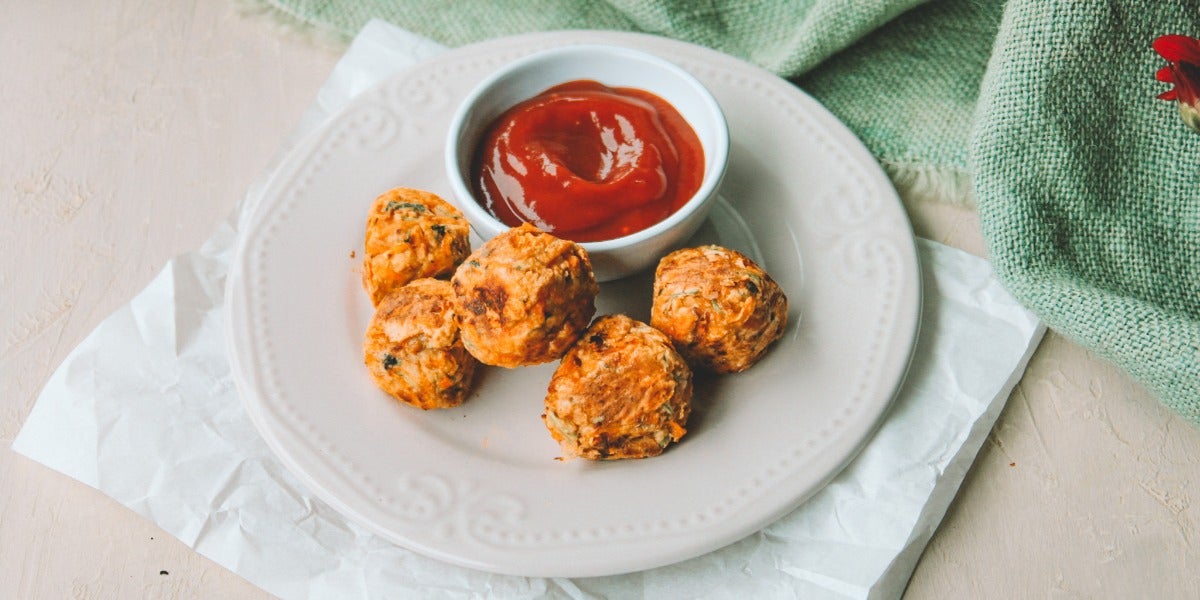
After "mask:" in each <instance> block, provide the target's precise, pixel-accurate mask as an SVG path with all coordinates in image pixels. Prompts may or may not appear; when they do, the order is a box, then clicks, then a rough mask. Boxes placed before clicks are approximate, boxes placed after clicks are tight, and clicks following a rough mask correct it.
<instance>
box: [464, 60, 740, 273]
mask: <svg viewBox="0 0 1200 600" xmlns="http://www.w3.org/2000/svg"><path fill="white" fill-rule="evenodd" d="M579 79H591V80H595V81H599V82H600V83H603V84H605V85H608V86H611V87H632V88H640V89H643V90H646V91H648V92H651V93H653V94H655V95H657V96H659V97H660V98H662V99H663V100H666V101H667V102H669V103H670V104H671V105H673V106H674V107H675V109H676V110H678V111H679V113H680V114H681V115H682V116H683V118H684V119H685V120H687V122H688V123H689V124H690V125H691V126H692V129H693V130H695V132H696V135H697V136H698V137H699V139H700V145H701V147H702V148H703V150H704V178H703V180H702V181H701V184H700V188H699V189H698V190H697V191H696V193H695V194H694V195H693V196H692V198H691V199H690V200H688V201H687V203H685V204H684V205H683V206H682V207H680V208H679V210H677V211H676V212H675V213H674V214H672V215H671V216H669V217H667V218H666V219H665V220H663V221H660V222H659V223H657V224H655V225H652V226H650V227H649V228H647V229H643V230H642V231H639V232H637V233H633V234H630V235H627V236H623V237H619V238H616V239H612V240H605V241H599V242H583V243H582V244H581V245H582V246H583V247H584V249H586V250H587V252H588V255H589V257H590V258H591V260H592V267H593V269H594V271H595V273H596V279H597V280H599V281H608V280H613V279H619V278H621V277H625V276H627V275H632V274H634V273H636V272H639V271H641V270H643V269H645V268H647V267H650V266H652V265H654V264H656V263H657V262H658V259H659V258H661V257H662V256H663V255H664V254H666V253H667V252H669V251H671V250H673V249H675V248H676V247H678V246H680V245H682V244H683V243H684V242H686V241H687V239H688V238H690V237H691V236H692V234H693V233H695V232H696V229H697V228H699V227H700V225H701V224H702V223H703V222H704V219H705V218H706V217H707V216H708V212H709V210H710V209H711V208H712V206H713V203H714V201H715V200H716V198H717V190H718V188H719V187H720V184H721V180H722V179H723V178H724V176H725V168H726V165H727V163H728V159H729V128H728V125H727V124H726V122H725V115H724V113H722V112H721V106H720V105H719V104H717V101H716V99H715V98H713V96H712V94H711V93H709V91H708V90H707V89H706V88H705V87H704V85H702V84H701V83H700V82H699V81H697V80H696V78H695V77H692V76H691V75H690V74H688V73H687V72H686V71H684V70H683V69H681V68H679V67H678V66H676V65H675V64H673V63H671V62H668V61H666V60H664V59H662V58H659V57H657V56H654V55H651V54H648V53H645V52H641V51H638V50H633V49H630V48H625V47H619V46H604V45H591V44H578V45H568V46H561V47H557V48H553V49H550V50H545V51H542V52H537V53H535V54H531V55H529V56H526V57H524V58H521V59H518V60H516V61H514V62H512V63H509V64H507V65H505V66H503V67H501V68H500V69H499V70H498V71H496V72H495V73H493V74H492V75H491V76H489V77H487V78H485V79H484V80H483V81H482V82H480V83H479V85H478V86H476V87H475V88H474V89H473V90H472V91H471V92H470V93H468V94H467V96H466V98H465V99H464V100H463V102H462V105H461V106H460V107H459V108H458V110H457V112H456V113H455V115H454V117H453V120H452V121H451V122H450V129H449V131H448V133H447V137H446V155H445V161H446V172H447V175H448V176H449V178H450V185H451V187H452V189H453V191H454V195H455V197H456V198H457V199H458V205H459V206H460V207H461V208H462V209H463V212H464V213H465V214H466V217H467V220H469V221H470V222H471V226H472V227H474V228H475V231H476V232H477V233H478V234H479V235H480V236H481V237H482V238H483V239H485V240H487V239H491V238H492V237H493V236H495V235H497V234H499V233H501V232H503V231H506V230H508V228H509V226H508V225H506V224H505V223H503V222H502V221H500V220H499V219H497V218H496V217H495V216H493V215H492V214H491V213H490V212H488V211H487V210H486V209H485V208H484V207H483V206H481V205H480V204H479V202H477V201H476V200H475V197H474V195H473V193H472V186H471V180H470V177H471V175H470V170H471V160H472V157H473V155H474V153H475V149H476V146H477V144H478V143H479V139H480V138H481V137H482V136H483V134H484V133H485V132H486V129H487V128H488V126H489V125H491V123H492V122H493V121H494V120H495V119H496V118H497V117H499V116H500V115H501V114H502V113H503V112H504V111H506V110H508V109H509V108H510V107H512V106H513V105H515V104H517V103H519V102H521V101H524V100H526V99H528V98H531V97H533V96H536V95H537V94H539V93H541V92H543V91H545V90H546V89H547V88H550V87H553V86H555V85H557V84H560V83H565V82H568V81H575V80H579Z"/></svg>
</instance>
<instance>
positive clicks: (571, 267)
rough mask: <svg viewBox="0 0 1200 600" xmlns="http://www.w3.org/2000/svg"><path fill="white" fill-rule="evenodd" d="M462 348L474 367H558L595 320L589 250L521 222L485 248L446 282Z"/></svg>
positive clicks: (469, 259)
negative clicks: (452, 298) (554, 364)
mask: <svg viewBox="0 0 1200 600" xmlns="http://www.w3.org/2000/svg"><path fill="white" fill-rule="evenodd" d="M451 283H453V284H454V292H455V295H456V298H455V302H456V304H455V308H456V310H457V312H458V316H459V319H460V321H461V323H462V338H463V343H464V344H465V345H466V347H467V351H469V352H470V353H471V354H472V355H474V356H475V358H478V359H479V361H480V362H482V363H485V364H489V365H495V366H499V367H509V368H512V367H519V366H523V365H535V364H540V363H544V362H550V361H552V360H556V359H558V358H559V357H561V356H562V355H563V353H564V352H566V351H567V348H568V347H570V345H571V344H572V343H574V342H575V340H577V339H579V335H580V334H581V333H583V330H584V329H586V328H587V325H588V322H589V321H590V320H591V318H592V315H594V314H595V313H596V304H595V300H596V293H597V292H598V291H599V286H598V285H597V284H596V278H595V276H594V275H593V274H592V263H591V261H590V260H588V256H587V251H585V250H584V249H583V248H582V247H581V246H579V245H578V244H576V243H574V242H570V241H567V240H562V239H559V238H556V237H554V236H552V235H550V234H548V233H545V232H543V231H541V230H539V229H537V228H536V227H534V226H533V225H530V224H528V223H525V224H523V225H521V226H519V227H514V228H512V229H510V230H508V231H506V232H504V233H502V234H500V235H498V236H496V237H494V238H492V239H491V240H490V241H488V242H487V243H486V244H484V245H483V246H482V247H480V248H479V249H478V250H476V251H475V252H473V253H472V254H471V255H470V256H469V257H467V260H466V261H465V262H463V263H462V264H461V265H459V267H458V269H457V270H456V271H455V272H454V276H453V277H452V278H451Z"/></svg>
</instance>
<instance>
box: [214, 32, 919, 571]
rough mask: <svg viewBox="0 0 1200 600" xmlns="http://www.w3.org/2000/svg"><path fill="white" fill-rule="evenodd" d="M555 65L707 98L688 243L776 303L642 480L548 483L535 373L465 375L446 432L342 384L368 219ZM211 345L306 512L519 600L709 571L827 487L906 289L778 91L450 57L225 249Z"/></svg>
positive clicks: (733, 78)
mask: <svg viewBox="0 0 1200 600" xmlns="http://www.w3.org/2000/svg"><path fill="white" fill-rule="evenodd" d="M568 43H614V44H621V45H627V46H631V47H636V48H641V49H643V50H647V51H650V52H654V53H656V54H659V55H660V56H662V57H664V58H666V59H668V60H671V61H674V62H676V63H678V64H680V65H681V66H682V67H684V68H685V69H687V70H689V71H691V72H692V73H693V74H694V75H696V76H697V77H698V78H699V79H700V80H701V81H703V82H704V83H705V84H706V85H707V86H709V88H710V89H711V90H712V91H713V93H714V95H715V96H716V97H717V99H718V101H719V102H720V103H721V104H722V106H723V108H724V110H725V112H726V116H727V118H728V120H729V123H730V134H731V138H732V141H733V144H732V148H731V161H730V167H729V174H728V176H727V179H726V182H725V184H724V186H723V187H722V196H723V198H724V200H723V202H722V203H721V205H720V206H719V207H718V209H717V210H715V211H714V213H713V216H712V217H711V218H710V220H709V223H708V224H706V226H705V227H704V228H703V229H702V231H701V232H700V233H699V234H697V237H696V238H694V240H695V242H696V243H704V242H717V243H723V244H726V245H730V246H733V247H735V248H738V249H741V250H743V251H745V252H748V253H749V254H751V256H753V257H755V258H756V259H758V260H759V261H760V262H762V263H763V264H764V266H765V267H766V268H767V269H768V270H769V271H770V272H771V273H772V275H774V276H775V278H776V279H777V280H778V281H779V282H780V284H781V285H782V286H783V288H784V290H785V292H786V293H787V294H788V296H789V299H790V301H791V307H792V309H791V312H790V314H789V318H790V321H789V325H788V328H787V330H786V332H785V334H784V337H783V339H781V340H780V342H778V343H777V344H776V345H775V346H774V347H773V349H772V350H771V352H770V353H769V354H768V355H767V357H766V358H764V360H763V361H761V362H760V363H759V364H758V365H756V366H755V367H754V368H752V369H751V370H749V371H747V372H745V373H742V374H738V375H733V376H725V377H719V378H718V377H711V376H698V380H697V398H696V400H695V404H696V406H695V409H694V413H693V417H692V419H691V421H690V422H689V433H688V435H687V437H685V438H684V439H683V440H682V441H681V443H679V444H677V445H674V446H672V447H671V448H669V449H668V451H667V452H666V453H665V454H664V455H662V456H660V457H657V458H654V459H650V460H643V461H620V462H615V463H589V462H586V461H570V462H559V461H556V460H555V457H556V456H557V448H556V446H555V444H554V443H553V441H551V440H550V438H549V435H548V434H547V433H546V432H545V430H544V428H543V426H542V424H541V421H540V419H539V415H540V413H541V397H542V395H543V394H544V391H545V385H546V383H547V382H548V381H549V377H550V374H551V373H552V372H553V368H554V365H543V366H540V367H531V368H525V369H519V370H512V371H506V370H502V369H485V370H484V373H483V374H482V375H481V377H480V380H479V381H478V384H477V386H476V391H475V393H474V394H473V395H472V396H471V398H470V399H469V400H468V402H467V403H466V404H465V405H464V406H463V407H462V408H460V409H452V410H446V411H434V412H421V411H416V410H413V409H411V408H409V407H406V406H399V405H398V404H397V403H395V402H392V401H390V400H389V399H388V398H387V397H386V396H385V395H383V393H382V392H380V391H378V390H377V389H375V388H374V387H373V385H372V384H371V382H370V380H369V378H368V376H367V374H366V371H365V368H364V367H363V366H362V363H361V349H360V345H361V336H362V332H363V331H364V330H365V328H366V323H367V321H368V320H369V318H370V305H369V302H367V300H366V297H365V295H364V294H363V293H362V291H361V289H360V288H359V282H358V278H359V274H358V270H357V269H358V259H357V258H353V256H355V252H356V251H358V249H359V248H360V247H361V239H362V233H363V227H364V223H365V216H366V209H367V207H368V206H369V204H370V202H371V200H372V199H373V198H374V197H375V195H377V194H378V193H380V192H382V191H383V190H385V189H388V188H390V187H394V186H398V185H405V186H410V187H418V188H424V189H429V190H432V191H434V192H437V193H439V194H442V195H443V196H444V197H446V198H447V199H450V198H451V195H450V193H449V185H448V183H447V182H446V179H445V176H444V174H443V173H442V170H441V166H440V157H441V147H440V145H441V143H442V137H443V135H444V131H445V126H446V125H447V124H448V121H449V118H450V114H451V113H452V111H453V108H454V105H455V103H456V102H457V101H458V99H459V98H460V97H461V96H462V95H464V94H465V93H466V91H467V90H469V89H470V88H471V87H472V86H473V85H474V83H475V82H477V81H478V80H479V79H481V78H482V77H483V76H485V75H486V74H487V73H488V72H490V70H492V69H494V68H496V67H497V66H499V65H501V64H503V63H504V62H507V61H509V60H512V59H514V58H517V57H519V56H521V55H524V54H527V53H529V52H532V51H535V50H539V49H542V48H546V47H550V46H555V45H561V44H568ZM242 230H243V237H242V240H241V244H240V247H239V251H238V256H237V259H236V260H235V261H234V268H233V270H232V272H231V274H230V278H229V282H228V287H227V294H228V300H229V303H228V307H229V312H228V320H227V331H228V337H229V345H230V350H231V352H230V354H231V362H232V366H233V372H234V376H235V379H236V381H237V383H238V388H239V391H240V393H241V394H242V396H243V399H244V404H245V406H246V410H247V412H248V413H249V415H250V417H251V419H252V421H253V422H254V424H255V426H256V427H257V428H258V430H259V431H260V432H261V434H262V435H263V438H264V439H265V440H266V442H267V443H268V445H269V446H270V447H271V448H272V450H273V451H274V452H275V453H276V454H277V455H278V456H279V458H280V459H281V461H282V462H284V464H285V465H287V466H288V468H289V469H290V470H291V471H292V472H293V473H295V474H296V475H297V476H298V477H299V478H300V479H301V480H302V481H304V482H305V484H306V485H308V486H309V487H310V488H311V489H312V491H313V492H314V493H315V494H316V495H317V496H319V497H320V498H321V499H323V500H324V501H326V502H328V503H329V504H330V505H331V506H333V507H334V508H335V509H337V510H339V511H340V512H342V513H343V514H345V515H346V516H348V517H349V518H351V519H352V520H354V521H356V522H357V523H359V524H361V525H363V526H365V527H367V528H369V529H370V530H372V531H374V532H376V533H378V534H379V535H381V536H383V537H385V538H387V539H389V540H391V541H394V542H396V543H398V544H400V545H402V546H405V547H408V548H410V549H413V550H415V551H418V552H421V553H423V554H426V555H428V556H432V557H435V558H439V559H442V560H446V561H448V562H452V563H455V564H458V565H463V566H467V567H472V568H477V569H483V570H489V571H494V572H499V573H508V574H517V575H528V576H595V575H607V574H614V573H621V572H628V571H635V570H640V569H646V568H651V567H655V566H660V565H664V564H668V563H672V562H676V561H680V560H684V559H687V558H690V557H693V556H697V555H700V554H703V553H705V552H709V551H712V550H716V549H718V548H720V547H722V546H724V545H726V544H729V543H732V542H734V541H736V540H738V539H740V538H742V537H744V536H746V535H748V534H750V533H752V532H754V531H756V530H757V529H760V528H762V527H763V526H765V525H767V524H769V523H770V522H771V521H772V520H774V519H777V518H778V517H780V516H782V515H783V514H786V513H787V512H788V511H790V510H793V509H795V508H796V507H797V506H799V505H800V504H801V503H802V502H803V501H804V500H805V499H806V498H808V497H809V496H810V495H811V494H812V493H814V492H815V491H816V490H818V489H820V487H821V486H823V485H824V484H825V483H826V482H827V481H829V480H830V479H831V478H832V477H833V476H834V475H836V474H837V472H838V471H840V470H841V468H843V467H844V466H845V465H846V464H847V462H849V461H850V460H851V459H852V458H853V457H854V455H855V454H856V453H857V452H858V450H859V449H860V448H861V446H862V445H863V443H865V441H866V440H867V439H868V438H869V436H870V435H871V433H872V432H873V431H874V430H875V428H876V427H877V425H878V423H879V421H880V419H881V418H882V417H883V415H884V414H885V413H886V410H887V407H888V406H889V405H890V402H891V399H892V397H893V395H894V394H895V392H896V390H897V389H898V387H899V384H900V382H901V380H902V378H903V375H904V371H905V369H906V367H907V364H908V358H909V353H910V351H911V349H912V346H913V342H914V340H915V336H916V329H917V321H918V315H919V273H918V264H917V259H916V251H915V247H914V244H913V239H912V233H911V229H910V227H909V224H908V220H907V217H906V215H905V214H904V211H903V208H902V206H901V205H900V202H899V200H898V198H897V197H896V194H895V191H894V190H893V189H892V187H891V185H890V183H889V182H888V180H887V179H886V177H885V176H884V175H883V173H882V171H881V170H880V168H879V166H878V165H877V164H876V163H875V161H874V160H873V158H872V157H871V156H870V155H869V153H867V151H866V150H865V149H864V148H863V147H862V145H861V144H860V143H859V142H858V140H857V139H856V138H855V137H854V136H853V134H851V133H850V132H849V131H848V130H847V129H846V128H845V127H844V126H843V125H841V124H840V123H839V122H838V121H837V120H836V119H835V118H834V117H833V116H832V115H831V114H830V113H828V112H827V111H826V110H825V109H824V108H822V107H821V106H820V105H819V104H818V103H816V102H815V101H814V100H812V99H811V98H810V97H808V96H807V95H805V94H804V93H803V92H801V91H800V90H798V89H796V88H795V87H793V86H791V85H790V84H788V83H787V82H785V81H783V80H780V79H778V78H777V77H774V76H773V75H771V74H769V73H767V72H765V71H762V70H760V69H758V68H755V67H753V66H750V65H747V64H745V63H743V62H741V61H739V60H737V59H734V58H731V57H729V56H726V55H723V54H720V53H717V52H714V51H712V50H708V49H704V48H700V47H697V46H692V45H689V44H684V43H681V42H675V41H671V40H666V39H662V38H656V37H652V36H646V35H639V34H628V33H614V32H560V33H542V34H531V35H526V36H519V37H513V38H505V39H499V40H493V41H489V42H485V43H482V44H477V45H474V46H469V47H465V48H461V49H458V50H455V51H451V52H449V53H447V54H445V55H442V56H439V57H437V58H435V59H434V60H432V61H429V62H426V63H423V64H422V65H419V66H417V67H415V68H412V69H409V70H408V71H406V72H404V73H403V74H401V75H399V76H397V77H395V78H393V79H390V80H389V81H387V82H385V83H383V84H381V85H380V86H378V87H376V88H374V89H373V90H371V91H369V92H366V93H364V94H362V95H361V96H359V97H358V98H356V99H355V100H354V101H353V102H352V103H351V104H350V105H349V106H348V107H347V108H346V109H345V110H344V111H342V112H341V113H339V114H338V115H336V116H335V117H333V118H332V119H331V121H330V122H329V123H328V124H327V125H326V126H325V127H324V128H322V129H321V130H320V131H318V132H316V133H314V134H313V135H312V136H311V137H309V138H308V139H307V140H305V141H304V142H303V143H301V144H300V145H299V146H298V147H297V148H296V149H295V150H293V151H292V152H291V153H290V154H289V156H288V158H287V160H285V161H284V163H283V164H282V165H281V167H280V168H279V170H278V171H277V172H276V174H275V176H274V177H273V178H272V180H271V181H270V182H269V184H268V185H267V188H266V191H265V192H264V195H263V198H262V201H261V202H260V205H259V206H258V207H256V209H255V210H254V212H253V214H252V215H250V216H249V217H247V218H246V219H245V220H244V222H243V224H242ZM650 282H651V280H650V276H649V275H648V274H647V275H643V276H639V277H635V278H631V279H627V280H623V281H619V282H612V283H607V284H603V285H602V291H601V297H600V299H599V300H598V308H599V314H603V313H607V312H625V313H627V314H630V315H631V316H634V317H635V318H640V319H643V320H644V319H645V318H646V317H647V316H648V313H649V306H648V304H649V290H650Z"/></svg>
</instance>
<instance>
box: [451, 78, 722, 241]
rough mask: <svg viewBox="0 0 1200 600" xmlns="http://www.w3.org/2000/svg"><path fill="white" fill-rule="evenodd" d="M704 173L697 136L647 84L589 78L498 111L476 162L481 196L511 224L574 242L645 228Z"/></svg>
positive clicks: (680, 201) (685, 196)
mask: <svg viewBox="0 0 1200 600" xmlns="http://www.w3.org/2000/svg"><path fill="white" fill-rule="evenodd" d="M703 178H704V149H703V148H702V147H701V146H700V139H699V138H698V137H697V136H696V132H695V131H693V130H692V127H691V126H690V125H688V123H687V121H685V120H684V119H683V117H682V116H681V115H680V114H679V112H678V111H676V110H675V108H674V107H673V106H671V105H670V104H669V103H667V102H666V101H665V100H663V99H662V98H659V97H658V96H656V95H654V94H651V93H650V92H647V91H645V90H639V89H634V88H612V87H608V86H606V85H604V84H602V83H598V82H595V81H588V80H580V81H571V82H567V83H563V84H560V85H557V86H555V87H552V88H550V89H548V90H546V91H544V92H542V93H541V94H539V95H537V96H534V97H533V98H530V99H529V100H526V101H524V102H522V103H520V104H517V105H516V106H514V107H512V108H511V109H509V110H508V111H507V112H505V113H504V114H502V115H500V117H499V118H497V119H496V121H494V122H493V123H492V124H491V126H490V127H489V129H488V131H487V133H486V134H485V135H484V137H483V139H482V142H481V143H480V145H479V148H478V149H477V150H476V154H475V157H474V162H473V164H472V169H471V179H472V186H473V188H474V192H475V198H476V200H477V201H479V203H480V204H481V205H483V207H484V208H486V209H487V210H488V211H489V212H491V213H492V214H493V215H495V216H496V217H497V218H499V219H500V220H501V221H503V222H504V223H505V224H507V225H510V226H515V225H520V224H521V223H522V222H525V221H528V222H530V223H533V224H534V225H536V226H538V227H539V228H541V229H543V230H545V231H547V232H549V233H552V234H554V235H555V236H557V237H560V238H565V239H569V240H573V241H576V242H594V241H600V240H610V239H614V238H618V237H621V236H624V235H629V234H631V233H634V232H637V231H641V230H643V229H646V228H647V227H650V226H651V225H654V224H655V223H658V222H659V221H662V220H663V219H666V218H667V217H668V216H670V215H671V213H674V212H675V211H676V210H678V209H679V207H681V206H683V205H684V204H685V203H686V202H687V201H688V200H689V199H690V198H691V197H692V195H693V194H695V192H696V190H698V189H699V188H700V182H701V181H702V180H703Z"/></svg>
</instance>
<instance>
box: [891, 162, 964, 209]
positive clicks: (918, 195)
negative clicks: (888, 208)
mask: <svg viewBox="0 0 1200 600" xmlns="http://www.w3.org/2000/svg"><path fill="white" fill-rule="evenodd" d="M879 162H880V164H882V165H883V169H884V171H885V172H887V174H888V176H889V177H890V178H891V179H892V183H893V184H894V185H895V186H896V191H897V192H899V193H900V196H901V197H902V198H904V199H905V200H907V201H913V202H924V201H932V202H937V203H942V204H953V205H957V206H962V207H965V208H975V191H974V181H973V178H972V177H971V173H970V172H969V171H966V170H964V169H960V168H957V167H946V166H941V165H932V164H928V163H909V162H902V161H894V160H888V159H880V161H879Z"/></svg>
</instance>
